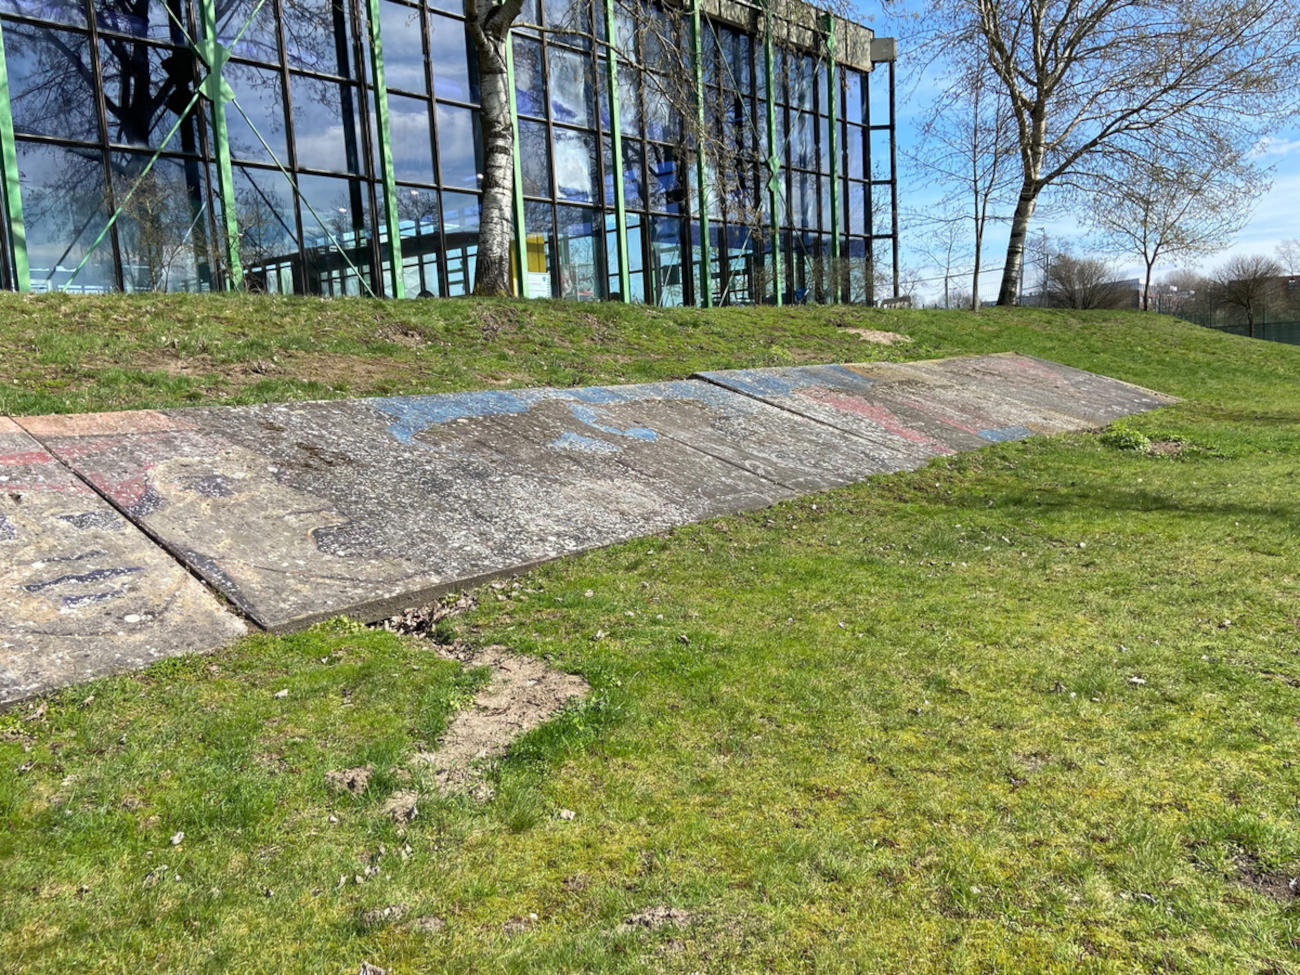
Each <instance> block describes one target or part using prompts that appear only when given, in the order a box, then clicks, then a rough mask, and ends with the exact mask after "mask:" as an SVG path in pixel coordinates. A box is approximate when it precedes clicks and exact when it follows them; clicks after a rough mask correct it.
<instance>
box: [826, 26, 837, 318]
mask: <svg viewBox="0 0 1300 975" xmlns="http://www.w3.org/2000/svg"><path fill="white" fill-rule="evenodd" d="M839 102H840V87H839V78H838V71H837V70H836V64H835V15H834V14H827V15H826V105H827V108H826V114H827V117H828V120H829V121H830V130H831V139H830V142H831V144H830V154H831V159H830V171H831V267H830V272H831V273H830V275H829V277H830V286H831V291H830V304H832V305H833V304H836V303H838V302H839V300H840V288H841V282H840V268H841V264H840V130H839V113H838V111H837V109H838V108H839Z"/></svg>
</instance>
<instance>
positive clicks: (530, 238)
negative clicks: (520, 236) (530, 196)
mask: <svg viewBox="0 0 1300 975" xmlns="http://www.w3.org/2000/svg"><path fill="white" fill-rule="evenodd" d="M524 230H525V235H524V242H525V248H526V252H527V256H528V297H530V298H551V297H554V294H555V291H554V288H553V286H552V282H551V273H552V271H553V270H554V267H555V249H554V237H555V221H554V219H553V218H552V216H551V205H550V204H549V203H526V204H524Z"/></svg>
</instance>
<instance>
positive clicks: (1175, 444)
mask: <svg viewBox="0 0 1300 975" xmlns="http://www.w3.org/2000/svg"><path fill="white" fill-rule="evenodd" d="M1186 449H1187V444H1185V443H1183V442H1182V441H1181V440H1152V441H1151V446H1150V447H1148V448H1147V453H1149V454H1152V455H1154V456H1156V457H1177V456H1178V455H1179V454H1181V453H1182V452H1183V451H1184V450H1186Z"/></svg>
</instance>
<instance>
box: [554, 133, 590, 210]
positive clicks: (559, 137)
mask: <svg viewBox="0 0 1300 975" xmlns="http://www.w3.org/2000/svg"><path fill="white" fill-rule="evenodd" d="M554 132H555V191H556V195H557V197H558V198H559V199H561V200H572V201H574V202H577V203H594V202H596V136H595V135H594V134H593V133H590V132H578V131H575V130H574V129H563V128H556V129H555V130H554Z"/></svg>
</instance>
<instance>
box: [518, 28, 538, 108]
mask: <svg viewBox="0 0 1300 975" xmlns="http://www.w3.org/2000/svg"><path fill="white" fill-rule="evenodd" d="M514 44H515V106H516V107H515V110H516V111H517V112H518V113H519V114H520V115H535V116H537V117H538V118H544V117H545V116H546V86H545V84H543V78H542V45H541V44H539V43H537V42H536V41H532V40H528V39H527V38H524V37H516V38H515V40H514Z"/></svg>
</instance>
